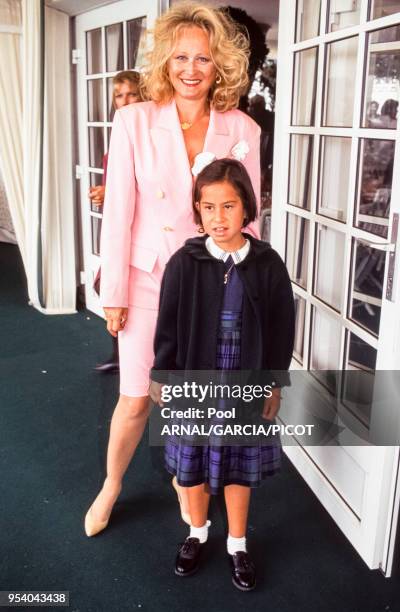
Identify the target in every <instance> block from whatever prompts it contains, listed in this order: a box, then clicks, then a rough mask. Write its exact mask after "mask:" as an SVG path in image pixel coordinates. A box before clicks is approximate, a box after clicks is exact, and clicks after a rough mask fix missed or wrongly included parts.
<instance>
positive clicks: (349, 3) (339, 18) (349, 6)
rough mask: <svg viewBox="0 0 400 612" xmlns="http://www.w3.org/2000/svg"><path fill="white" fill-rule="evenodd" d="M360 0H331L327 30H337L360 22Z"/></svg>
mask: <svg viewBox="0 0 400 612" xmlns="http://www.w3.org/2000/svg"><path fill="white" fill-rule="evenodd" d="M360 4H361V0H331V1H330V3H329V22H328V32H337V30H342V29H343V28H348V27H349V26H354V25H358V24H359V23H360Z"/></svg>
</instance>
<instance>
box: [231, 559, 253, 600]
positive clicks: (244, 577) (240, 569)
mask: <svg viewBox="0 0 400 612" xmlns="http://www.w3.org/2000/svg"><path fill="white" fill-rule="evenodd" d="M228 556H229V560H230V563H231V568H232V582H233V584H234V585H235V587H236V588H237V589H240V590H241V591H252V590H253V589H254V588H255V586H256V568H255V566H254V563H253V561H252V560H251V558H250V555H249V553H247V552H242V551H240V552H237V553H235V554H234V555H228Z"/></svg>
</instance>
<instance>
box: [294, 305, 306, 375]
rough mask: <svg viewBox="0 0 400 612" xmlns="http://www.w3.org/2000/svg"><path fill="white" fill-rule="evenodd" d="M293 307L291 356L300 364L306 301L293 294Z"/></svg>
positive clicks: (302, 349) (301, 361)
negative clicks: (292, 345) (293, 334)
mask: <svg viewBox="0 0 400 612" xmlns="http://www.w3.org/2000/svg"><path fill="white" fill-rule="evenodd" d="M294 308H295V316H296V328H295V337H294V349H293V357H295V358H296V359H297V361H299V362H300V363H301V364H302V363H303V351H304V325H305V318H306V301H305V300H304V299H303V298H301V297H300V296H299V295H296V294H294Z"/></svg>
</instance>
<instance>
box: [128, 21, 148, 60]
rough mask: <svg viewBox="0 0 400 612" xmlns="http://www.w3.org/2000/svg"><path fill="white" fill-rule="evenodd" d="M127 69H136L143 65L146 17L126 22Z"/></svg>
mask: <svg viewBox="0 0 400 612" xmlns="http://www.w3.org/2000/svg"><path fill="white" fill-rule="evenodd" d="M127 28H128V68H136V66H142V64H143V63H144V62H143V60H144V53H145V50H146V17H139V18H138V19H132V21H128V23H127Z"/></svg>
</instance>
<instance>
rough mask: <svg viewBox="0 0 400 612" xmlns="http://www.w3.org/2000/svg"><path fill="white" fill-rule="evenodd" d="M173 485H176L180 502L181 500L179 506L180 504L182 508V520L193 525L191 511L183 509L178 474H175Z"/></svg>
mask: <svg viewBox="0 0 400 612" xmlns="http://www.w3.org/2000/svg"><path fill="white" fill-rule="evenodd" d="M172 486H173V487H174V489H175V491H176V494H177V496H178V502H179V506H180V509H181V517H182V521H183V522H184V523H186V524H187V525H191V520H190V514H189V512H184V511H183V510H182V498H181V494H180V491H179V485H178V482H177V480H176V476H174V477H173V479H172Z"/></svg>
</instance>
